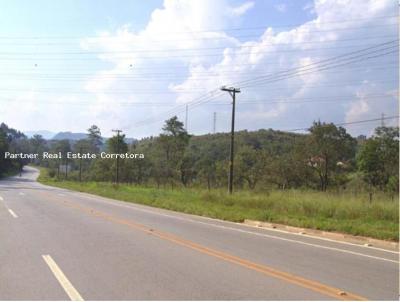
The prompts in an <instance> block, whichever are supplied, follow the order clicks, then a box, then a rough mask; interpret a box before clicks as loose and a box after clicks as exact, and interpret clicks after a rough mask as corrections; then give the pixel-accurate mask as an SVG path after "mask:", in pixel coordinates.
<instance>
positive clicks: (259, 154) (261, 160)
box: [235, 145, 267, 190]
mask: <svg viewBox="0 0 400 302" xmlns="http://www.w3.org/2000/svg"><path fill="white" fill-rule="evenodd" d="M236 163H237V164H236V169H235V170H236V171H235V172H236V175H237V176H236V177H237V178H238V179H239V181H240V180H241V179H243V180H245V181H246V182H247V184H248V186H249V189H250V190H253V189H254V188H255V187H256V185H257V183H258V182H259V181H260V179H261V178H262V176H263V175H264V173H265V167H266V164H267V155H266V152H264V151H263V150H261V149H253V148H251V147H250V146H247V145H244V146H242V147H241V148H240V149H239V150H238V152H237V154H236Z"/></svg>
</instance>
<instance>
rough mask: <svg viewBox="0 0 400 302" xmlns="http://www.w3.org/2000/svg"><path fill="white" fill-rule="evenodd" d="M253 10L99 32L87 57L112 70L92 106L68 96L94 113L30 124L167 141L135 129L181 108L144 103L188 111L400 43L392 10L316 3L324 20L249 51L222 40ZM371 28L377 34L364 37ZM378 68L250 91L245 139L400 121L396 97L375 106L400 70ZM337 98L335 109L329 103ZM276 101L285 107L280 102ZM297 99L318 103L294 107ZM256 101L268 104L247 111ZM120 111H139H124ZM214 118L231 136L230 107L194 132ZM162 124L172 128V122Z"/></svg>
mask: <svg viewBox="0 0 400 302" xmlns="http://www.w3.org/2000/svg"><path fill="white" fill-rule="evenodd" d="M252 7H254V2H249V1H247V2H243V3H242V4H241V5H238V6H231V5H230V3H229V2H228V1H227V0H221V1H215V0H203V1H192V0H185V1H178V0H165V1H164V4H163V7H162V8H159V9H156V10H154V11H153V13H152V14H151V17H150V20H149V22H148V24H147V25H146V26H145V27H144V29H143V30H140V31H135V30H133V29H132V28H131V27H130V26H129V25H126V26H122V27H120V28H119V29H118V30H116V31H115V32H107V31H105V32H99V34H98V37H96V38H88V39H84V40H82V42H81V47H82V48H83V49H85V50H90V51H100V52H104V53H103V54H102V55H99V58H100V60H101V61H102V62H104V63H105V64H107V65H108V66H109V67H107V68H104V69H103V70H102V71H99V72H97V73H95V74H94V75H93V76H92V77H91V78H90V79H89V80H88V81H87V82H86V83H85V85H84V87H83V89H84V91H85V92H87V93H89V94H88V96H86V95H85V96H81V95H79V96H74V98H72V97H71V96H70V95H66V96H65V97H64V100H63V102H65V103H68V102H69V100H70V101H86V102H91V106H89V107H83V108H84V109H85V110H81V111H79V110H80V109H82V107H80V108H79V107H78V109H77V107H76V106H67V105H65V106H64V107H62V108H61V107H58V108H57V107H56V106H52V107H49V106H47V107H46V106H44V107H43V106H36V108H39V110H38V111H36V110H35V109H32V108H31V107H29V106H27V107H26V120H27V121H29V120H32V119H33V116H34V117H35V120H36V121H37V123H36V125H35V128H37V129H43V128H44V129H45V128H47V125H50V124H52V123H53V122H56V124H57V127H59V128H63V129H64V130H67V129H69V128H74V129H78V128H79V129H86V128H87V127H88V126H89V125H90V124H93V123H96V124H98V125H99V126H100V128H101V129H102V130H103V132H104V133H105V134H106V135H107V134H110V133H109V131H108V129H111V128H114V127H121V128H123V129H124V130H125V131H126V132H127V133H128V135H129V136H135V137H141V136H146V135H154V134H157V133H159V130H160V128H161V124H162V122H161V121H160V122H157V123H155V124H146V125H145V127H136V126H135V125H136V124H137V122H138V121H141V120H143V119H146V118H151V117H154V116H155V115H157V114H163V112H165V111H166V110H167V109H170V108H171V107H164V106H161V105H152V106H150V105H149V106H139V105H138V106H135V105H134V104H135V103H141V104H142V103H144V102H152V103H153V102H154V103H155V102H157V103H161V102H164V103H169V104H175V105H176V104H182V103H186V102H188V101H191V100H193V99H196V98H197V97H199V96H201V95H204V93H206V92H207V91H211V90H214V89H218V87H220V86H221V85H225V84H226V85H228V84H232V83H236V82H240V81H244V80H248V79H252V78H255V77H257V76H260V75H266V74H275V73H277V72H280V71H282V70H286V69H289V68H293V67H297V66H305V65H307V64H311V63H313V62H317V61H319V60H323V59H326V58H329V57H332V56H335V55H338V54H342V53H345V52H348V51H353V50H356V49H361V48H363V47H366V46H368V45H371V44H374V43H378V42H377V41H385V40H388V39H389V38H381V39H378V40H373V39H368V37H378V36H382V37H386V36H388V35H395V34H397V29H396V25H393V26H385V25H387V24H389V23H390V21H391V20H390V19H387V20H385V19H382V18H379V19H376V17H379V16H384V15H392V14H393V9H394V8H396V6H395V4H394V3H393V1H391V0H368V1H367V0H351V1H350V0H342V1H337V0H329V1H328V0H316V1H315V2H314V3H313V4H311V3H310V5H308V6H307V8H306V9H312V10H313V11H314V13H315V16H314V17H313V19H312V20H311V21H309V22H306V23H304V24H303V25H301V26H298V27H295V28H292V29H288V30H282V29H281V28H279V29H278V30H277V29H274V28H265V31H264V33H263V34H261V35H260V37H259V38H249V39H246V40H245V41H239V40H238V39H236V38H235V36H234V34H235V33H232V32H228V31H226V32H224V31H220V30H217V29H220V28H229V27H232V26H233V25H234V27H238V26H237V22H238V17H241V18H244V17H245V16H246V15H245V13H246V12H248V11H249V10H250V9H251V8H252ZM374 18H375V19H374ZM239 20H240V18H239ZM343 20H357V22H343ZM392 21H393V19H392ZM282 23H283V24H287V23H290V22H286V21H285V22H284V21H282ZM366 27H368V28H369V29H368V30H367V31H365V30H363V28H366ZM349 28H351V29H349ZM364 37H365V39H364V40H362V38H364ZM393 39H395V38H393ZM310 41H311V43H310ZM340 41H347V42H340ZM193 49H203V50H197V51H195V50H193ZM171 50H172V51H171ZM115 52H119V53H118V54H116V53H115ZM384 61H385V62H384V63H388V62H390V61H396V57H395V55H393V56H389V57H388V59H385V60H384ZM373 62H374V61H373V60H371V62H368V63H367V64H364V63H363V64H359V65H357V69H355V68H354V67H352V66H348V67H346V66H343V67H342V68H340V69H338V70H332V71H330V70H328V71H320V72H315V73H310V74H304V75H302V76H299V77H293V78H291V79H289V80H287V81H282V82H276V83H267V82H266V81H265V82H262V81H260V82H257V84H256V85H253V86H249V87H242V93H241V94H239V95H238V98H237V102H238V112H237V119H238V120H237V121H238V123H237V125H238V129H244V128H248V129H258V128H270V127H271V128H274V127H280V128H281V129H292V128H298V127H307V126H309V125H310V124H311V122H312V121H313V120H315V119H319V118H320V119H321V120H324V121H332V122H343V121H352V120H359V119H366V118H370V117H376V115H380V113H381V112H384V113H385V114H387V115H389V114H390V113H396V112H398V104H397V101H396V99H394V98H392V99H390V98H389V97H388V98H389V100H386V99H385V100H384V101H383V100H382V101H381V102H379V101H376V100H372V99H371V98H369V97H368V95H370V94H384V93H386V92H387V91H388V90H393V88H395V87H397V86H396V85H397V84H394V83H393V82H394V81H391V80H396V79H398V75H397V73H396V72H395V71H394V69H390V68H389V67H388V68H389V69H390V70H389V72H393V75H392V77H388V70H387V69H386V70H385V69H384V67H383V68H381V69H377V67H379V65H380V64H374V63H373ZM378 63H379V62H378ZM394 64H397V63H396V62H395V63H394ZM382 66H388V65H387V64H386V65H382ZM116 74H118V75H116ZM333 85H336V86H333ZM110 91H113V93H110ZM120 92H128V93H120ZM342 95H346V96H347V97H346V101H344V100H342V99H341V98H340V96H342ZM329 98H331V99H332V100H333V101H332V100H331V101H329V102H323V101H322V100H325V99H329ZM336 98H338V102H337V103H335V102H334V101H335V99H336ZM276 99H278V100H279V101H282V102H271V100H276ZM296 99H307V100H308V99H309V100H316V102H308V103H306V102H304V103H300V102H298V103H293V104H289V103H285V101H292V100H296ZM347 99H348V100H347ZM31 100H32V102H34V101H35V100H37V101H39V98H38V96H36V95H35V96H33V97H32V98H31ZM228 101H229V96H228V95H227V94H226V95H223V96H222V97H220V98H216V99H215V102H228ZM246 101H254V102H258V103H257V104H253V105H250V104H248V105H245V102H246ZM319 101H321V102H319ZM120 102H129V103H133V105H119V103H120ZM213 102H214V101H213ZM210 103H212V102H210ZM29 108H31V109H29ZM64 108H65V110H64ZM28 109H29V111H28ZM61 109H62V110H61ZM2 110H3V113H2V114H4V115H5V116H8V114H9V116H10V119H9V120H18V121H21V118H19V117H18V116H14V115H13V113H12V111H13V110H15V108H12V109H10V110H8V109H4V108H2ZM24 110H25V108H22V109H21V110H20V111H23V112H25V111H24ZM213 111H216V112H218V118H219V121H218V125H219V127H218V130H219V131H224V130H227V129H228V127H229V114H226V112H228V111H229V106H222V105H221V106H219V107H218V106H216V105H215V106H210V105H205V106H200V107H198V108H196V109H190V111H189V116H190V130H191V131H193V132H195V133H204V132H207V131H208V130H209V129H211V127H210V126H209V125H206V124H205V123H204V121H208V120H210V121H211V120H212V114H213ZM43 112H46V114H45V115H43ZM0 113H1V112H0ZM61 113H62V114H61ZM21 114H25V113H21ZM162 117H163V118H165V119H166V118H168V117H169V116H167V115H162ZM181 118H182V116H181ZM20 123H21V125H23V127H21V128H25V129H28V128H27V127H28V122H26V123H25V122H22V121H21V122H20ZM30 126H31V128H32V125H30ZM374 126H375V125H374V124H371V125H363V126H362V127H361V126H360V127H358V128H354V129H355V130H354V132H352V133H354V134H357V133H366V132H369V131H370V129H371V128H373V127H374ZM368 127H369V128H368ZM49 130H53V129H49ZM72 130H73V129H72ZM107 131H108V133H107Z"/></svg>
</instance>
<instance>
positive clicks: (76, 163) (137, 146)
mask: <svg viewBox="0 0 400 302" xmlns="http://www.w3.org/2000/svg"><path fill="white" fill-rule="evenodd" d="M0 134H1V138H0V148H1V152H2V153H4V152H5V151H6V150H11V151H13V152H14V151H18V152H32V153H39V154H40V153H42V152H43V151H49V152H53V153H58V152H61V154H62V155H64V156H63V158H62V159H41V158H40V157H39V158H38V159H36V160H31V162H32V163H34V164H38V165H41V166H43V167H47V168H49V175H50V176H51V177H54V178H57V179H60V180H61V179H69V180H80V181H90V180H93V181H107V182H115V181H116V165H117V160H116V159H110V158H99V157H98V158H97V159H67V158H66V153H67V152H74V153H80V154H84V153H95V154H98V153H99V152H100V151H101V150H106V152H109V153H129V154H134V153H138V154H139V153H142V154H144V158H142V159H139V158H136V159H126V158H125V159H119V160H118V164H119V171H118V172H119V173H118V174H119V175H118V178H119V182H123V183H128V184H135V185H146V186H155V187H160V186H161V187H170V188H176V187H197V188H200V187H203V188H208V189H213V188H225V187H226V186H227V182H228V176H227V175H228V169H229V161H228V160H229V143H230V134H228V133H217V134H207V135H201V136H191V135H189V134H188V133H187V132H186V130H185V129H184V127H183V124H182V123H181V122H180V121H179V120H178V119H177V118H176V117H174V118H171V119H169V120H167V121H166V122H165V126H164V128H163V132H162V133H161V134H160V135H159V136H157V137H149V138H144V139H142V140H140V141H135V142H134V143H132V144H127V143H126V141H125V137H124V135H121V136H119V137H117V136H114V137H112V138H111V139H109V140H107V141H106V143H105V145H104V142H103V140H102V137H101V131H100V129H99V128H98V127H97V126H95V125H94V126H92V127H90V128H89V129H88V134H87V138H85V139H81V140H78V141H69V140H59V141H46V140H44V139H43V138H42V137H40V136H38V135H37V136H34V137H33V138H31V139H27V138H26V137H25V136H24V135H23V134H22V133H21V132H18V131H16V130H13V129H9V128H8V127H7V126H6V125H4V124H2V126H1V132H0ZM398 138H399V131H398V128H393V127H379V128H377V129H376V131H375V134H374V135H373V136H372V137H371V138H368V139H366V138H365V137H360V138H358V139H356V138H353V137H352V136H351V135H349V134H348V133H347V132H346V130H345V129H344V128H342V127H337V126H335V125H334V124H327V123H323V122H315V123H314V124H313V125H311V127H310V129H309V133H308V134H295V133H288V132H282V131H275V130H272V129H269V130H259V131H239V132H237V133H236V136H235V160H234V187H235V190H256V191H268V190H271V189H289V188H303V189H307V188H308V189H312V190H319V191H326V190H347V189H349V188H350V189H351V190H355V191H357V190H358V191H371V192H372V191H384V192H388V193H390V194H395V193H397V192H398V177H399V172H398V153H399V145H398ZM26 163H27V160H25V161H22V160H19V161H12V160H5V159H4V156H3V157H2V158H1V161H0V167H1V173H2V174H5V173H7V172H10V171H12V170H13V169H14V170H16V169H17V168H18V167H19V165H21V164H26ZM66 167H68V168H66Z"/></svg>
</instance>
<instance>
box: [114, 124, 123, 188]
mask: <svg viewBox="0 0 400 302" xmlns="http://www.w3.org/2000/svg"><path fill="white" fill-rule="evenodd" d="M112 132H117V154H119V134H120V133H121V132H122V130H118V129H116V130H112ZM118 173H119V156H118V155H117V168H116V177H115V182H116V183H117V185H118V182H119V175H118Z"/></svg>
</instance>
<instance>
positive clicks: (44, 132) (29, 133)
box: [24, 130, 55, 139]
mask: <svg viewBox="0 0 400 302" xmlns="http://www.w3.org/2000/svg"><path fill="white" fill-rule="evenodd" d="M24 134H25V135H26V136H27V137H29V138H30V137H33V136H34V135H41V136H42V137H43V138H44V139H51V138H52V137H53V136H54V135H55V133H54V132H51V131H48V130H37V131H24Z"/></svg>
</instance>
